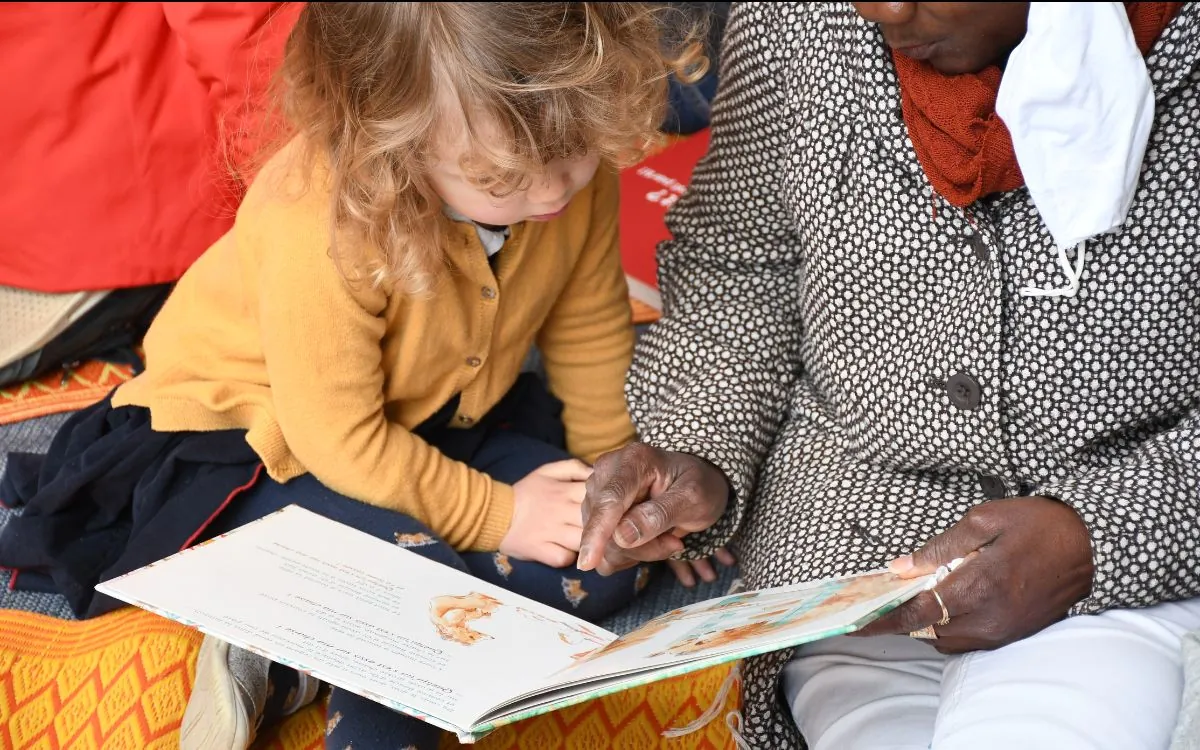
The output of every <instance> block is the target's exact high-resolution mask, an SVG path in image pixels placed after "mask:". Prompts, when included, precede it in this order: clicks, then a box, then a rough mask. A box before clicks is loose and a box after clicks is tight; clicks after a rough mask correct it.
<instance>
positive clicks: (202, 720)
mask: <svg viewBox="0 0 1200 750" xmlns="http://www.w3.org/2000/svg"><path fill="white" fill-rule="evenodd" d="M270 667H271V662H270V660H269V659H267V658H265V657H262V656H259V655H258V654H255V653H252V652H250V651H246V650H245V649H241V648H238V647H236V646H230V645H229V644H228V643H226V642H225V641H221V640H218V639H216V638H213V637H212V636H208V635H206V636H204V642H203V643H202V644H201V645H200V653H199V655H198V656H197V657H196V684H195V685H193V686H192V696H191V698H190V699H189V700H188V704H187V710H186V711H184V713H183V725H182V726H181V727H180V729H179V747H180V750H246V748H248V747H250V743H251V742H253V741H254V732H255V730H256V729H257V728H258V722H259V720H260V719H261V718H262V713H263V706H264V705H265V704H266V702H267V671H268V670H269V669H270Z"/></svg>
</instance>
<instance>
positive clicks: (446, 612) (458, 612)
mask: <svg viewBox="0 0 1200 750" xmlns="http://www.w3.org/2000/svg"><path fill="white" fill-rule="evenodd" d="M502 605H503V602H501V601H500V600H499V599H496V598H495V597H492V596H488V595H487V594H480V593H478V592H475V591H473V592H471V593H469V594H467V595H465V596H452V595H446V596H437V597H434V598H433V599H431V600H430V601H429V620H430V622H432V623H433V627H434V629H435V630H436V631H437V634H438V635H440V636H441V637H442V638H443V639H444V640H447V641H452V642H454V643H461V644H462V645H464V646H472V645H474V644H476V643H478V642H479V641H482V640H489V639H491V637H492V636H490V635H488V634H487V633H484V632H481V631H479V630H476V629H475V628H473V627H471V623H472V622H474V621H476V620H482V619H484V618H488V617H491V616H492V613H493V612H495V611H496V609H497V608H498V607H500V606H502Z"/></svg>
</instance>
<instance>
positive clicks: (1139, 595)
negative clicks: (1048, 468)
mask: <svg viewBox="0 0 1200 750" xmlns="http://www.w3.org/2000/svg"><path fill="white" fill-rule="evenodd" d="M1030 494H1033V495H1045V496H1048V497H1053V498H1056V499H1058V500H1061V501H1062V502H1064V503H1066V504H1067V505H1069V506H1071V507H1072V508H1074V509H1075V511H1076V512H1077V513H1078V514H1079V516H1080V518H1082V519H1083V522H1084V524H1085V525H1086V526H1087V528H1088V533H1089V536H1090V537H1091V541H1092V561H1093V564H1094V568H1095V577H1094V578H1093V580H1092V592H1091V595H1090V596H1089V597H1088V598H1087V599H1084V600H1083V601H1082V602H1080V603H1079V604H1077V605H1076V606H1075V608H1074V610H1073V612H1074V613H1075V614H1093V613H1096V612H1100V611H1103V610H1106V609H1113V608H1122V609H1124V608H1133V607H1147V606H1151V605H1154V604H1158V603H1159V602H1164V601H1172V600H1178V599H1186V598H1189V597H1194V596H1198V595H1200V414H1197V413H1196V412H1193V413H1191V414H1190V415H1189V416H1188V417H1186V418H1185V419H1183V420H1182V421H1181V422H1180V423H1179V424H1178V425H1176V426H1175V428H1174V429H1171V430H1167V431H1165V432H1161V433H1159V434H1157V435H1155V436H1154V437H1153V438H1151V439H1150V440H1148V441H1146V442H1145V443H1143V444H1142V445H1140V446H1139V447H1138V448H1137V450H1136V451H1135V452H1133V453H1132V454H1131V455H1129V456H1128V457H1126V458H1125V459H1124V460H1123V461H1120V462H1119V463H1117V464H1115V465H1110V466H1106V467H1103V468H1097V469H1095V470H1090V471H1089V470H1085V471H1082V472H1079V473H1077V474H1075V475H1073V476H1069V477H1065V478H1063V479H1059V480H1053V481H1050V482H1046V483H1045V484H1043V485H1042V486H1040V487H1037V488H1036V489H1034V490H1033V491H1032V492H1031V493H1030Z"/></svg>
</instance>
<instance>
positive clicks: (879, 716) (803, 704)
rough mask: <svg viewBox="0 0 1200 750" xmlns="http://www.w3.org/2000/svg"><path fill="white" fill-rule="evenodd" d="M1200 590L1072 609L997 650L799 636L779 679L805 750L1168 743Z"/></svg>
mask: <svg viewBox="0 0 1200 750" xmlns="http://www.w3.org/2000/svg"><path fill="white" fill-rule="evenodd" d="M1197 628H1200V598H1197V599H1189V600H1187V601H1183V602H1175V603H1168V604H1160V605H1158V606H1155V607H1151V608H1148V609H1141V610H1114V611H1109V612H1105V613H1103V614H1100V615H1089V616H1081V617H1072V618H1069V619H1067V620H1063V621H1062V622H1059V623H1056V624H1055V625H1052V626H1051V627H1049V628H1046V629H1045V630H1043V631H1042V632H1040V633H1038V634H1036V635H1034V636H1031V637H1029V638H1026V639H1025V640H1022V641H1018V642H1017V643H1013V644H1011V645H1008V646H1005V647H1004V648H1001V649H997V650H995V651H977V652H973V653H969V654H964V655H958V656H943V655H941V654H939V653H938V652H937V651H935V650H934V649H933V648H932V647H931V646H929V645H928V644H927V643H925V642H923V641H918V640H915V639H913V638H909V637H907V636H879V637H875V638H849V637H845V636H843V637H839V638H830V639H827V640H824V641H819V642H817V643H812V644H809V645H807V646H803V647H801V648H800V649H799V650H798V652H797V654H796V657H795V658H794V659H792V661H791V662H789V663H788V665H787V667H786V668H785V670H784V673H783V691H784V695H785V696H786V697H787V700H788V704H789V705H790V706H791V709H792V715H793V716H794V717H795V719H796V724H797V725H798V726H799V727H800V731H801V733H802V734H803V735H804V737H805V739H806V740H807V741H808V744H809V748H810V750H918V749H921V750H925V749H926V748H932V750H993V749H994V750H1014V749H1015V748H1020V749H1021V750H1043V749H1044V750H1165V749H1166V748H1167V746H1168V745H1169V743H1170V741H1171V733H1172V731H1173V729H1174V728H1175V722H1176V719H1177V718H1178V714H1179V704H1180V700H1181V695H1182V692H1183V666H1182V653H1181V647H1180V644H1181V639H1182V636H1183V635H1184V634H1185V633H1186V632H1188V631H1190V630H1196V629H1197Z"/></svg>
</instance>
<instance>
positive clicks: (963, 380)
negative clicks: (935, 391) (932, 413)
mask: <svg viewBox="0 0 1200 750" xmlns="http://www.w3.org/2000/svg"><path fill="white" fill-rule="evenodd" d="M946 395H948V396H949V397H950V403H952V404H954V405H955V406H956V407H958V408H959V409H962V410H963V411H970V410H971V409H974V408H976V407H977V406H979V401H980V398H981V396H982V395H983V392H982V390H981V389H980V388H979V383H978V381H976V380H975V378H973V377H971V376H970V375H968V374H966V373H965V372H956V373H954V374H953V375H951V376H950V379H949V380H947V381H946Z"/></svg>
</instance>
